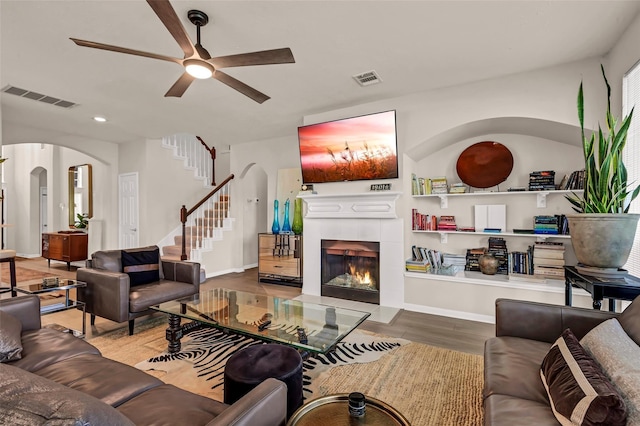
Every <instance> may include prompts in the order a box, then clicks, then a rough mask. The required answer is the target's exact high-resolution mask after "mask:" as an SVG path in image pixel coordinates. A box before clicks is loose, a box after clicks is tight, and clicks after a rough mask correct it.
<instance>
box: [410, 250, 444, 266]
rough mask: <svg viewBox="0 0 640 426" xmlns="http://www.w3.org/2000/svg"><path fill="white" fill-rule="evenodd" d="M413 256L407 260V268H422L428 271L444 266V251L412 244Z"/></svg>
mask: <svg viewBox="0 0 640 426" xmlns="http://www.w3.org/2000/svg"><path fill="white" fill-rule="evenodd" d="M411 252H412V257H411V259H407V260H406V261H405V269H407V270H413V271H415V270H419V269H420V270H421V269H424V271H421V272H427V271H429V270H431V269H439V268H441V267H442V265H443V262H442V253H441V252H439V251H438V250H433V249H428V248H425V247H419V246H411Z"/></svg>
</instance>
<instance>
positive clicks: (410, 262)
mask: <svg viewBox="0 0 640 426" xmlns="http://www.w3.org/2000/svg"><path fill="white" fill-rule="evenodd" d="M404 268H405V270H407V271H408V272H429V271H430V270H431V265H430V264H429V262H428V261H426V260H414V259H407V260H406V261H405V262H404Z"/></svg>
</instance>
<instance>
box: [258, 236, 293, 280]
mask: <svg viewBox="0 0 640 426" xmlns="http://www.w3.org/2000/svg"><path fill="white" fill-rule="evenodd" d="M258 250H259V253H258V279H259V280H260V281H264V282H271V283H278V284H288V285H293V286H296V287H301V286H302V236H301V235H289V234H258Z"/></svg>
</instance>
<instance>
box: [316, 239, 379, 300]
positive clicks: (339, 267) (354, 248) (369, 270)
mask: <svg viewBox="0 0 640 426" xmlns="http://www.w3.org/2000/svg"><path fill="white" fill-rule="evenodd" d="M320 245H321V251H320V253H321V254H320V260H321V266H320V273H321V281H320V283H321V285H320V294H321V295H322V296H329V297H337V298H340V299H347V300H355V301H359V302H366V303H375V304H377V305H379V304H380V243H379V242H369V241H341V240H321V242H320Z"/></svg>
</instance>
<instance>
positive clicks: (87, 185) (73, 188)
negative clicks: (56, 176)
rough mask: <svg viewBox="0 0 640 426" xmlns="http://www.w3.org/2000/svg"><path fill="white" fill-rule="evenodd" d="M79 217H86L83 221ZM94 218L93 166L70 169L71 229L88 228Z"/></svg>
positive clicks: (85, 165)
mask: <svg viewBox="0 0 640 426" xmlns="http://www.w3.org/2000/svg"><path fill="white" fill-rule="evenodd" d="M78 215H81V216H82V217H84V220H83V221H81V220H80V219H79V218H78ZM92 217H93V178H92V170H91V164H80V165H78V166H71V167H69V228H79V229H83V228H86V227H87V225H86V219H90V218H92Z"/></svg>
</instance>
